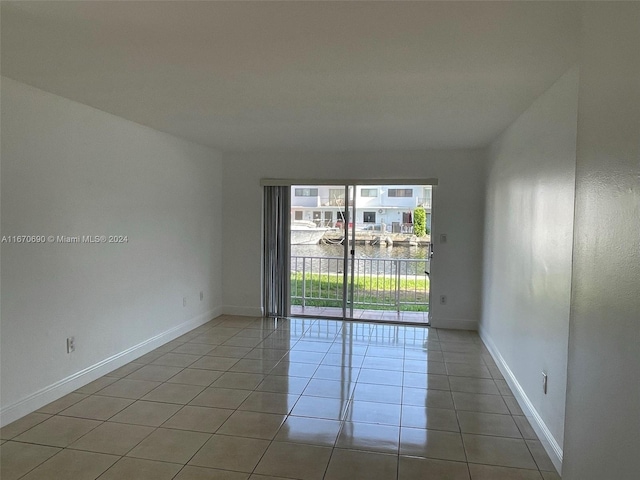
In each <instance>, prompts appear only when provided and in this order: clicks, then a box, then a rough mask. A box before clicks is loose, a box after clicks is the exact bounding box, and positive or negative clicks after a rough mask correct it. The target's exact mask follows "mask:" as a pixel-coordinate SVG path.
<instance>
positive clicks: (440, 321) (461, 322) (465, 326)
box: [429, 315, 478, 330]
mask: <svg viewBox="0 0 640 480" xmlns="http://www.w3.org/2000/svg"><path fill="white" fill-rule="evenodd" d="M429 325H430V326H432V327H433V328H449V329H452V330H478V321H477V320H469V319H465V318H447V317H440V316H437V315H435V316H431V315H429Z"/></svg>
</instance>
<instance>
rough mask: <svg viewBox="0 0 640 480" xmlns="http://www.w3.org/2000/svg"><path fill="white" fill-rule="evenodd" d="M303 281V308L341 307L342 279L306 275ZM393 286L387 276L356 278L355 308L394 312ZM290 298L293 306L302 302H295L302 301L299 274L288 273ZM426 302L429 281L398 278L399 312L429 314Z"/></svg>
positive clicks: (334, 275) (329, 276)
mask: <svg viewBox="0 0 640 480" xmlns="http://www.w3.org/2000/svg"><path fill="white" fill-rule="evenodd" d="M305 277H306V278H305V284H306V285H305V295H306V297H307V300H306V302H305V305H306V306H311V307H341V306H342V276H340V275H338V276H337V275H336V274H326V273H325V274H319V273H314V274H308V273H307V274H306V275H305ZM396 282H397V279H396V278H395V277H390V276H387V277H384V276H356V277H355V278H354V299H355V304H354V306H355V307H356V308H363V309H367V310H394V309H395V308H396V307H395V305H396V298H395V297H396ZM291 297H292V298H291V304H292V305H302V298H295V297H302V273H296V272H293V273H291ZM309 297H313V298H309ZM428 301H429V279H428V278H417V279H414V278H400V310H401V311H404V312H407V311H414V312H426V311H429V305H428ZM405 302H412V303H413V304H407V303H405Z"/></svg>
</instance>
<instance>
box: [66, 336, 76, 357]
mask: <svg viewBox="0 0 640 480" xmlns="http://www.w3.org/2000/svg"><path fill="white" fill-rule="evenodd" d="M75 351H76V339H75V338H74V337H69V338H67V353H72V352H75Z"/></svg>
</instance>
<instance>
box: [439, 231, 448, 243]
mask: <svg viewBox="0 0 640 480" xmlns="http://www.w3.org/2000/svg"><path fill="white" fill-rule="evenodd" d="M440 243H447V234H446V233H441V234H440Z"/></svg>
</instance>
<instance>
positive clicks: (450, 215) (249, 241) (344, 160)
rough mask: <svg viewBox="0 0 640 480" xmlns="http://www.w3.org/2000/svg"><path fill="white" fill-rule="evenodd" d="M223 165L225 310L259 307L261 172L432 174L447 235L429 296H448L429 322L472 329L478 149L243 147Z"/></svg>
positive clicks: (436, 227)
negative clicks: (330, 151) (268, 149)
mask: <svg viewBox="0 0 640 480" xmlns="http://www.w3.org/2000/svg"><path fill="white" fill-rule="evenodd" d="M223 171H224V182H223V183H224V185H223V192H224V198H225V202H224V212H223V222H224V234H223V238H224V240H223V245H224V268H223V272H224V279H225V281H224V304H225V312H227V313H246V314H260V311H261V298H260V297H261V275H260V271H261V253H262V250H261V236H262V222H261V217H262V188H261V187H260V183H259V182H260V179H261V178H289V179H296V180H300V183H301V184H304V183H305V182H304V180H305V179H337V178H345V179H346V178H350V179H353V178H361V179H375V180H378V179H380V180H385V179H387V180H388V179H398V178H431V177H437V178H438V180H439V185H438V187H437V188H435V189H434V190H435V193H434V208H433V212H434V214H433V221H434V224H433V234H434V235H435V236H437V235H438V234H439V233H446V234H447V235H448V241H447V243H446V244H443V245H439V244H437V243H436V245H435V251H436V253H435V257H434V262H433V266H432V271H431V273H432V282H433V283H432V291H431V294H432V298H438V296H439V295H441V294H446V295H447V297H448V303H447V305H439V304H437V302H432V308H431V321H432V324H433V325H435V326H442V327H450V328H477V320H478V312H479V308H480V276H481V274H480V270H481V264H482V262H481V255H482V223H483V199H484V174H483V172H484V156H483V152H481V151H432V152H389V153H380V152H378V153H370V154H367V153H343V154H309V153H306V154H292V153H287V154H278V153H264V154H258V153H256V154H252V153H247V154H235V155H227V156H225V161H224V166H223ZM307 183H313V182H312V181H311V182H307ZM381 183H383V182H381ZM434 238H436V237H434Z"/></svg>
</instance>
